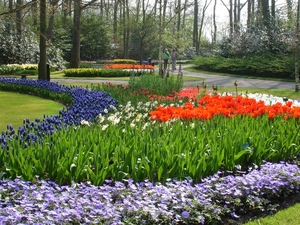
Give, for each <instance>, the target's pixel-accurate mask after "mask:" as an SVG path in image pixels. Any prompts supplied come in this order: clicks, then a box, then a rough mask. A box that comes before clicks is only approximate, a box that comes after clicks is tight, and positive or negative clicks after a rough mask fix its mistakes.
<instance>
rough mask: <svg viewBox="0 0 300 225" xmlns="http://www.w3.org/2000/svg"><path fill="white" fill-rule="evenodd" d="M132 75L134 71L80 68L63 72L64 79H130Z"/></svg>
mask: <svg viewBox="0 0 300 225" xmlns="http://www.w3.org/2000/svg"><path fill="white" fill-rule="evenodd" d="M133 74H134V71H124V70H120V69H98V68H82V69H65V70H64V75H65V76H66V77H130V76H131V75H133Z"/></svg>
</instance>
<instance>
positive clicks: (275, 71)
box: [193, 55, 295, 80]
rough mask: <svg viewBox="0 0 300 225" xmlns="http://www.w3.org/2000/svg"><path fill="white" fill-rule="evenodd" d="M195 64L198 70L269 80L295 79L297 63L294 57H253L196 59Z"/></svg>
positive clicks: (200, 57)
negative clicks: (267, 78) (266, 78)
mask: <svg viewBox="0 0 300 225" xmlns="http://www.w3.org/2000/svg"><path fill="white" fill-rule="evenodd" d="M193 63H194V64H195V65H196V67H197V68H198V69H201V70H206V71H212V72H220V73H231V74H238V75H251V76H258V77H269V78H284V79H291V80H292V79H294V74H295V62H294V59H293V57H290V56H286V55H283V56H282V55H281V56H270V55H268V56H252V57H249V58H224V57H221V56H215V57H202V56H199V57H196V58H195V60H194V61H193Z"/></svg>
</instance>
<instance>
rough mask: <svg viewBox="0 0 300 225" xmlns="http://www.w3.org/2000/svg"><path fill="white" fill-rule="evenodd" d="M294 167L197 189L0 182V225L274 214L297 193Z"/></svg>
mask: <svg viewBox="0 0 300 225" xmlns="http://www.w3.org/2000/svg"><path fill="white" fill-rule="evenodd" d="M299 185H300V173H299V168H298V166H296V165H291V164H286V163H279V164H271V163H266V164H264V165H263V166H262V167H261V168H260V169H257V170H252V171H250V172H249V173H248V174H244V175H240V176H233V175H228V176H222V174H216V175H214V176H212V177H208V178H206V179H203V181H202V182H201V183H199V184H194V183H193V182H192V181H189V180H186V181H182V182H179V181H176V180H174V181H171V180H170V181H169V182H168V183H167V184H166V185H160V184H159V183H157V184H154V183H151V182H149V181H145V182H142V183H134V182H133V181H132V180H124V182H112V181H107V184H106V185H103V186H100V187H97V186H93V185H90V184H88V183H80V184H76V183H74V184H73V185H72V186H58V185H57V184H55V183H54V182H51V181H41V180H37V181H36V182H35V183H31V182H27V181H21V180H20V179H16V180H14V181H10V180H2V181H0V196H1V201H0V223H1V224H7V225H9V224H107V225H111V224H149V225H150V224H224V223H226V222H228V221H227V219H228V218H232V219H233V221H236V220H237V219H238V218H239V217H240V216H242V215H244V214H247V213H249V211H252V212H255V211H260V210H275V209H276V207H277V206H278V205H277V204H278V202H276V201H275V202H270V201H269V199H273V200H274V199H277V200H279V197H282V196H287V195H289V194H291V193H294V192H297V191H299V187H300V186H299Z"/></svg>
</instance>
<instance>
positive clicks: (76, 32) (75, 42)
mask: <svg viewBox="0 0 300 225" xmlns="http://www.w3.org/2000/svg"><path fill="white" fill-rule="evenodd" d="M81 1H82V0H74V17H73V28H72V29H73V31H72V49H71V60H70V65H69V68H79V66H80V17H81Z"/></svg>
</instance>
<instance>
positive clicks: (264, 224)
mask: <svg viewBox="0 0 300 225" xmlns="http://www.w3.org/2000/svg"><path fill="white" fill-rule="evenodd" d="M298 224H300V204H299V203H298V204H296V205H294V206H291V207H289V208H287V209H284V210H281V211H279V212H277V213H276V214H275V215H272V216H267V217H264V218H259V219H256V220H253V221H250V222H248V223H245V225H298Z"/></svg>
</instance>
